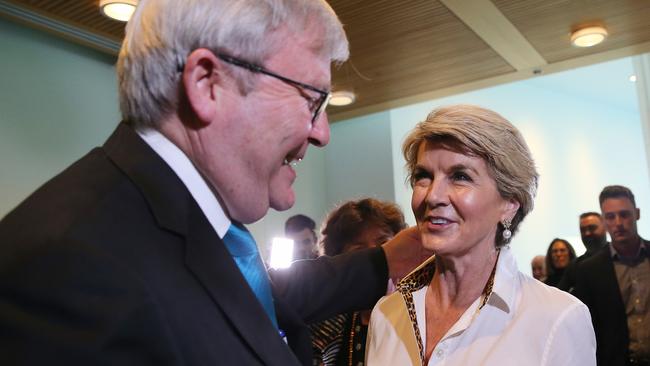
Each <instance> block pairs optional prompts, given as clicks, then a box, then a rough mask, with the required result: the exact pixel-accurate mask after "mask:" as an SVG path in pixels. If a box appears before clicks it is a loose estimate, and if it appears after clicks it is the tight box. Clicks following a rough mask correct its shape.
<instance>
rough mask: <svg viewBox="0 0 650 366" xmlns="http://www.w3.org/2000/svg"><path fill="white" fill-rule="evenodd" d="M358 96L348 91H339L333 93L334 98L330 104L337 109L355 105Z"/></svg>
mask: <svg viewBox="0 0 650 366" xmlns="http://www.w3.org/2000/svg"><path fill="white" fill-rule="evenodd" d="M356 99H357V96H356V95H354V93H353V92H351V91H347V90H339V91H335V92H332V98H331V99H330V102H329V104H330V105H333V106H337V107H342V106H346V105H350V104H352V103H354V101H355V100H356Z"/></svg>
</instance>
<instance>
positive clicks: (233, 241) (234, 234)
mask: <svg viewBox="0 0 650 366" xmlns="http://www.w3.org/2000/svg"><path fill="white" fill-rule="evenodd" d="M223 242H224V243H225V244H226V249H228V251H229V252H230V255H231V256H232V258H233V259H234V260H235V263H236V264H237V267H239V270H240V271H241V273H242V275H243V276H244V278H245V279H246V282H248V285H249V286H250V288H251V290H253V293H255V296H257V299H258V300H259V301H260V303H261V304H262V307H264V310H265V311H266V314H267V315H268V316H269V318H270V319H271V322H272V323H273V325H274V326H275V327H276V328H278V321H277V319H276V317H275V307H274V306H273V295H272V294H271V283H270V282H269V277H268V274H267V272H266V267H264V263H263V262H262V258H261V257H260V253H259V250H258V249H257V245H256V244H255V239H253V236H252V235H251V234H250V233H249V232H248V230H246V228H245V227H244V226H243V225H242V224H240V223H236V222H234V221H233V223H232V224H231V225H230V228H229V229H228V232H227V233H226V236H224V237H223Z"/></svg>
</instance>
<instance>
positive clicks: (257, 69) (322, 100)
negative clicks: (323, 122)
mask: <svg viewBox="0 0 650 366" xmlns="http://www.w3.org/2000/svg"><path fill="white" fill-rule="evenodd" d="M216 56H217V57H219V58H220V59H221V60H223V61H225V62H227V63H229V64H231V65H235V66H238V67H242V68H244V69H246V70H249V71H251V72H254V73H259V74H264V75H267V76H270V77H274V78H276V79H278V80H281V81H283V82H285V83H287V84H289V85H292V86H295V87H299V88H303V89H307V90H311V91H313V92H316V93H318V94H319V95H320V97H319V98H318V99H313V98H309V97H308V96H304V95H303V96H304V97H305V98H308V99H309V101H310V102H311V103H313V105H315V106H316V108H314V109H313V110H312V111H311V112H312V118H311V124H312V125H313V124H314V122H316V119H317V118H318V116H320V115H321V113H323V111H324V110H325V108H326V107H327V104H328V103H329V101H330V99H331V98H332V93H331V92H329V91H325V90H321V89H319V88H316V87H314V86H311V85H309V84H305V83H301V82H299V81H295V80H292V79H289V78H287V77H284V76H282V75H278V74H276V73H274V72H272V71H269V70H267V69H265V68H263V67H262V66H259V65H255V64H252V63H250V62H246V61H244V60H240V59H238V58H235V57H231V56H228V55H224V54H222V53H217V54H216ZM310 110H311V108H310Z"/></svg>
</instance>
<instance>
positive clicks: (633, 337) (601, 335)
mask: <svg viewBox="0 0 650 366" xmlns="http://www.w3.org/2000/svg"><path fill="white" fill-rule="evenodd" d="M598 200H599V203H600V209H601V212H602V215H603V219H604V220H605V227H606V228H607V232H608V233H609V237H610V238H611V240H612V242H611V243H610V244H609V245H607V246H606V247H605V248H603V249H602V250H599V251H598V252H596V254H594V255H593V256H591V257H590V258H588V259H585V260H584V261H582V262H580V263H578V265H577V266H576V270H575V272H576V283H575V287H574V291H573V293H574V294H575V295H576V296H577V297H578V298H579V299H580V300H582V301H583V302H584V303H585V304H586V305H587V306H588V307H589V311H590V312H591V318H592V321H593V324H594V329H595V330H596V340H597V342H598V364H599V365H603V366H605V365H606V366H626V365H650V315H649V314H648V312H649V311H650V242H649V241H647V240H645V239H643V238H641V236H640V235H639V232H638V228H637V221H639V219H640V218H641V210H640V209H639V208H638V207H637V206H636V201H635V199H634V194H633V193H632V191H631V190H630V189H629V188H627V187H624V186H620V185H614V186H607V187H605V188H603V190H602V191H601V192H600V196H599V197H598Z"/></svg>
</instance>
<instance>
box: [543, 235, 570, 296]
mask: <svg viewBox="0 0 650 366" xmlns="http://www.w3.org/2000/svg"><path fill="white" fill-rule="evenodd" d="M575 259H576V251H575V249H573V246H572V245H571V244H570V243H569V242H568V241H566V240H564V239H560V238H555V239H553V240H552V241H551V244H549V246H548V249H547V250H546V281H544V283H545V284H547V285H549V286H553V287H557V286H558V284H559V283H560V281H561V280H562V276H564V271H565V270H566V269H567V268H568V267H569V265H570V264H571V262H573V261H574V260H575Z"/></svg>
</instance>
